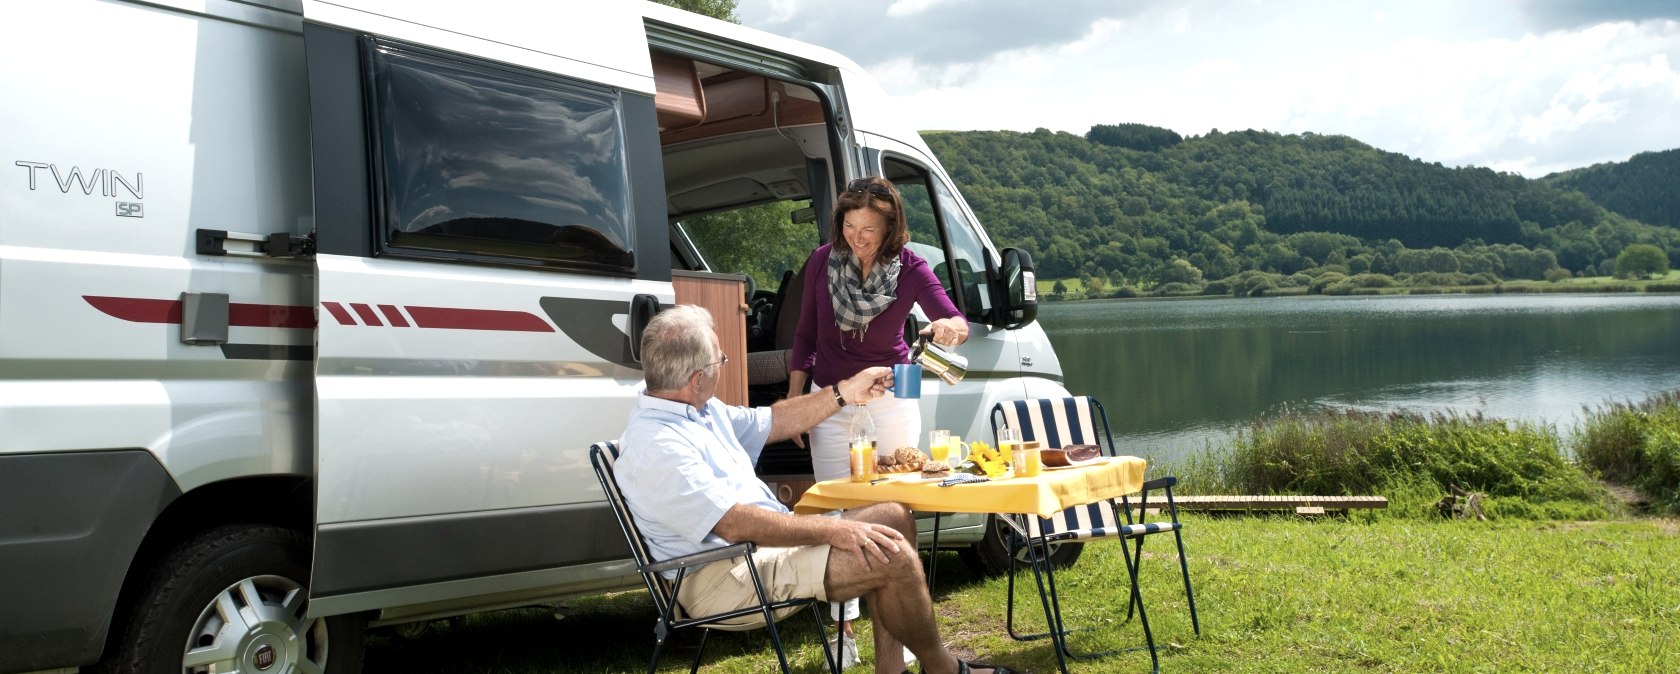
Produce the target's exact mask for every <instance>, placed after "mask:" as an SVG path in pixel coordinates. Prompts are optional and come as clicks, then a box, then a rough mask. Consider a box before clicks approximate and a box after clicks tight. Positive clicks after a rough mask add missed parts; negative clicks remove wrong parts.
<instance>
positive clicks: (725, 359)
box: [700, 353, 729, 370]
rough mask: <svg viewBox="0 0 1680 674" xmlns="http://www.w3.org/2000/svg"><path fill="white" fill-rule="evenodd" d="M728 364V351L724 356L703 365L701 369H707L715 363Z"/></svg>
mask: <svg viewBox="0 0 1680 674" xmlns="http://www.w3.org/2000/svg"><path fill="white" fill-rule="evenodd" d="M728 364H729V354H727V353H726V354H723V357H722V358H719V359H717V360H714V361H712V362H710V363H706V364H705V365H701V366H700V369H702V370H704V369H706V368H708V367H711V366H713V365H728Z"/></svg>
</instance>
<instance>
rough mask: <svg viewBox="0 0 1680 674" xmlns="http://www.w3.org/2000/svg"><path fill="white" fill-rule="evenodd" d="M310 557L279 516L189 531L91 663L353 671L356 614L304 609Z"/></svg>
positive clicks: (128, 667) (283, 673) (155, 669)
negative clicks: (319, 614)
mask: <svg viewBox="0 0 1680 674" xmlns="http://www.w3.org/2000/svg"><path fill="white" fill-rule="evenodd" d="M309 561H310V555H309V543H308V539H306V538H305V537H304V536H303V535H302V534H300V533H298V532H296V531H292V530H290V529H284V528H281V527H276V526H269V525H262V524H243V525H235V526H224V527H218V528H216V529H212V530H210V531H207V532H205V533H203V534H201V535H199V536H197V537H196V538H193V539H191V540H189V541H187V542H186V543H185V544H184V545H182V546H181V547H179V548H177V549H176V550H175V551H173V552H171V553H170V554H169V555H168V556H167V557H165V559H164V560H163V562H162V563H160V564H158V565H157V567H156V568H154V569H153V570H152V575H151V577H150V578H149V579H147V581H146V583H145V584H144V585H143V586H141V587H142V590H141V592H140V593H138V594H137V595H135V596H136V601H135V602H134V605H133V606H132V607H131V608H130V610H129V613H128V616H127V620H126V621H124V622H123V624H121V625H120V626H119V627H117V628H114V630H113V632H112V637H111V642H110V643H111V645H112V649H113V652H112V653H110V658H109V659H108V660H106V661H105V662H104V663H102V664H101V666H100V667H99V668H98V670H97V671H100V672H111V673H114V674H207V673H208V672H242V673H247V674H250V673H255V672H261V673H262V674H291V673H301V672H310V673H325V674H352V673H354V672H358V671H360V670H361V665H362V623H361V620H360V618H359V617H357V616H335V617H332V618H325V619H322V618H313V619H310V618H305V617H304V612H305V609H306V607H307V604H308V594H309V592H308V586H307V583H308V581H309ZM117 630H120V631H117Z"/></svg>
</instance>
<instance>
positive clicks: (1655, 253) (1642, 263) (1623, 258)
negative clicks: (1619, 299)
mask: <svg viewBox="0 0 1680 674" xmlns="http://www.w3.org/2000/svg"><path fill="white" fill-rule="evenodd" d="M1667 273H1668V255H1667V254H1665V253H1663V250H1662V249H1661V248H1658V247H1656V246H1653V245H1651V244H1648V243H1635V244H1632V245H1629V246H1628V247H1626V248H1623V249H1622V253H1621V254H1620V255H1617V256H1616V278H1632V279H1642V278H1647V277H1652V276H1662V275H1664V274H1667Z"/></svg>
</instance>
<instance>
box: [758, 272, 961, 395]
mask: <svg viewBox="0 0 1680 674" xmlns="http://www.w3.org/2000/svg"><path fill="white" fill-rule="evenodd" d="M833 246H834V244H829V243H825V244H823V245H822V246H820V247H818V248H817V250H816V251H815V252H812V253H811V258H810V259H809V260H806V261H805V287H804V288H803V289H802V291H803V292H804V297H803V298H802V300H803V302H804V304H803V305H802V306H803V310H802V311H801V313H800V315H799V329H798V331H797V332H795V333H794V336H793V353H792V354H791V357H790V358H789V361H788V362H789V364H790V365H789V367H791V368H792V369H794V370H802V371H804V372H808V373H810V375H811V382H812V383H813V384H815V385H817V386H828V385H830V384H833V383H835V382H838V381H840V380H842V379H845V378H847V377H850V376H852V375H854V374H857V373H858V372H859V371H861V370H863V369H864V368H866V367H873V366H876V365H884V366H891V365H896V364H898V363H908V362H910V345H909V344H905V343H904V319H905V317H906V316H909V315H910V308H911V307H912V306H914V305H917V304H919V305H921V307H922V313H923V314H925V315H926V316H927V318H928V320H939V319H941V318H954V317H958V316H961V315H962V314H960V313H958V312H957V307H956V305H954V304H952V303H951V298H950V297H947V296H946V295H945V288H944V286H941V285H939V279H938V278H937V277H935V276H934V275H933V270H932V269H931V268H929V267H928V263H927V260H923V259H922V258H921V257H920V256H918V255H916V254H915V253H912V252H910V250H909V249H908V248H906V249H904V250H901V251H899V253H898V260H899V262H900V263H902V267H900V269H899V272H898V299H895V300H893V303H892V304H891V305H890V306H888V307H887V310H886V311H884V312H881V314H880V315H879V316H876V317H875V319H874V320H872V321H870V323H869V329H868V330H865V331H864V337H863V339H861V340H860V339H858V338H857V335H855V334H852V333H850V332H841V330H840V326H839V325H837V324H835V322H834V303H833V302H832V301H831V300H830V299H829V296H828V256H829V253H830V252H831V251H832V250H833Z"/></svg>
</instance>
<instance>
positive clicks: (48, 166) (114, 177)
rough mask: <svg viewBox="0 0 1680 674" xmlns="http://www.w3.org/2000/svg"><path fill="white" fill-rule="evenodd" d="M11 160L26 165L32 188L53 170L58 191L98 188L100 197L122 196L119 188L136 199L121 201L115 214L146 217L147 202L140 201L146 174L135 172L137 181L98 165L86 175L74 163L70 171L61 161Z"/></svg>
mask: <svg viewBox="0 0 1680 674" xmlns="http://www.w3.org/2000/svg"><path fill="white" fill-rule="evenodd" d="M12 163H13V164H16V165H18V166H21V167H23V168H24V170H25V171H26V172H28V173H29V189H30V190H34V189H36V185H37V182H38V180H39V178H38V176H40V175H43V174H44V173H51V174H52V179H53V184H55V185H58V191H60V192H63V193H65V194H69V193H70V189H71V188H76V189H79V190H81V192H82V194H85V195H88V196H93V193H94V191H95V190H98V192H99V195H100V196H104V197H121V196H123V195H122V193H121V192H119V191H118V188H119V187H120V188H121V189H122V190H123V191H126V192H127V193H128V195H129V196H131V197H132V198H133V199H134V201H118V202H117V211H116V214H117V215H119V216H121V217H125V218H143V217H146V211H145V207H144V204H142V203H140V201H139V200H140V199H144V198H146V174H144V173H140V172H135V174H134V180H132V181H130V180H129V179H128V178H126V177H123V175H122V174H121V173H117V171H116V170H115V169H106V168H96V169H93V170H92V171H89V172H87V173H86V174H84V173H82V167H80V166H72V167H70V169H69V170H68V171H64V170H60V169H59V168H58V164H52V163H47V162H38V161H23V160H19V161H15V162H12Z"/></svg>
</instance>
